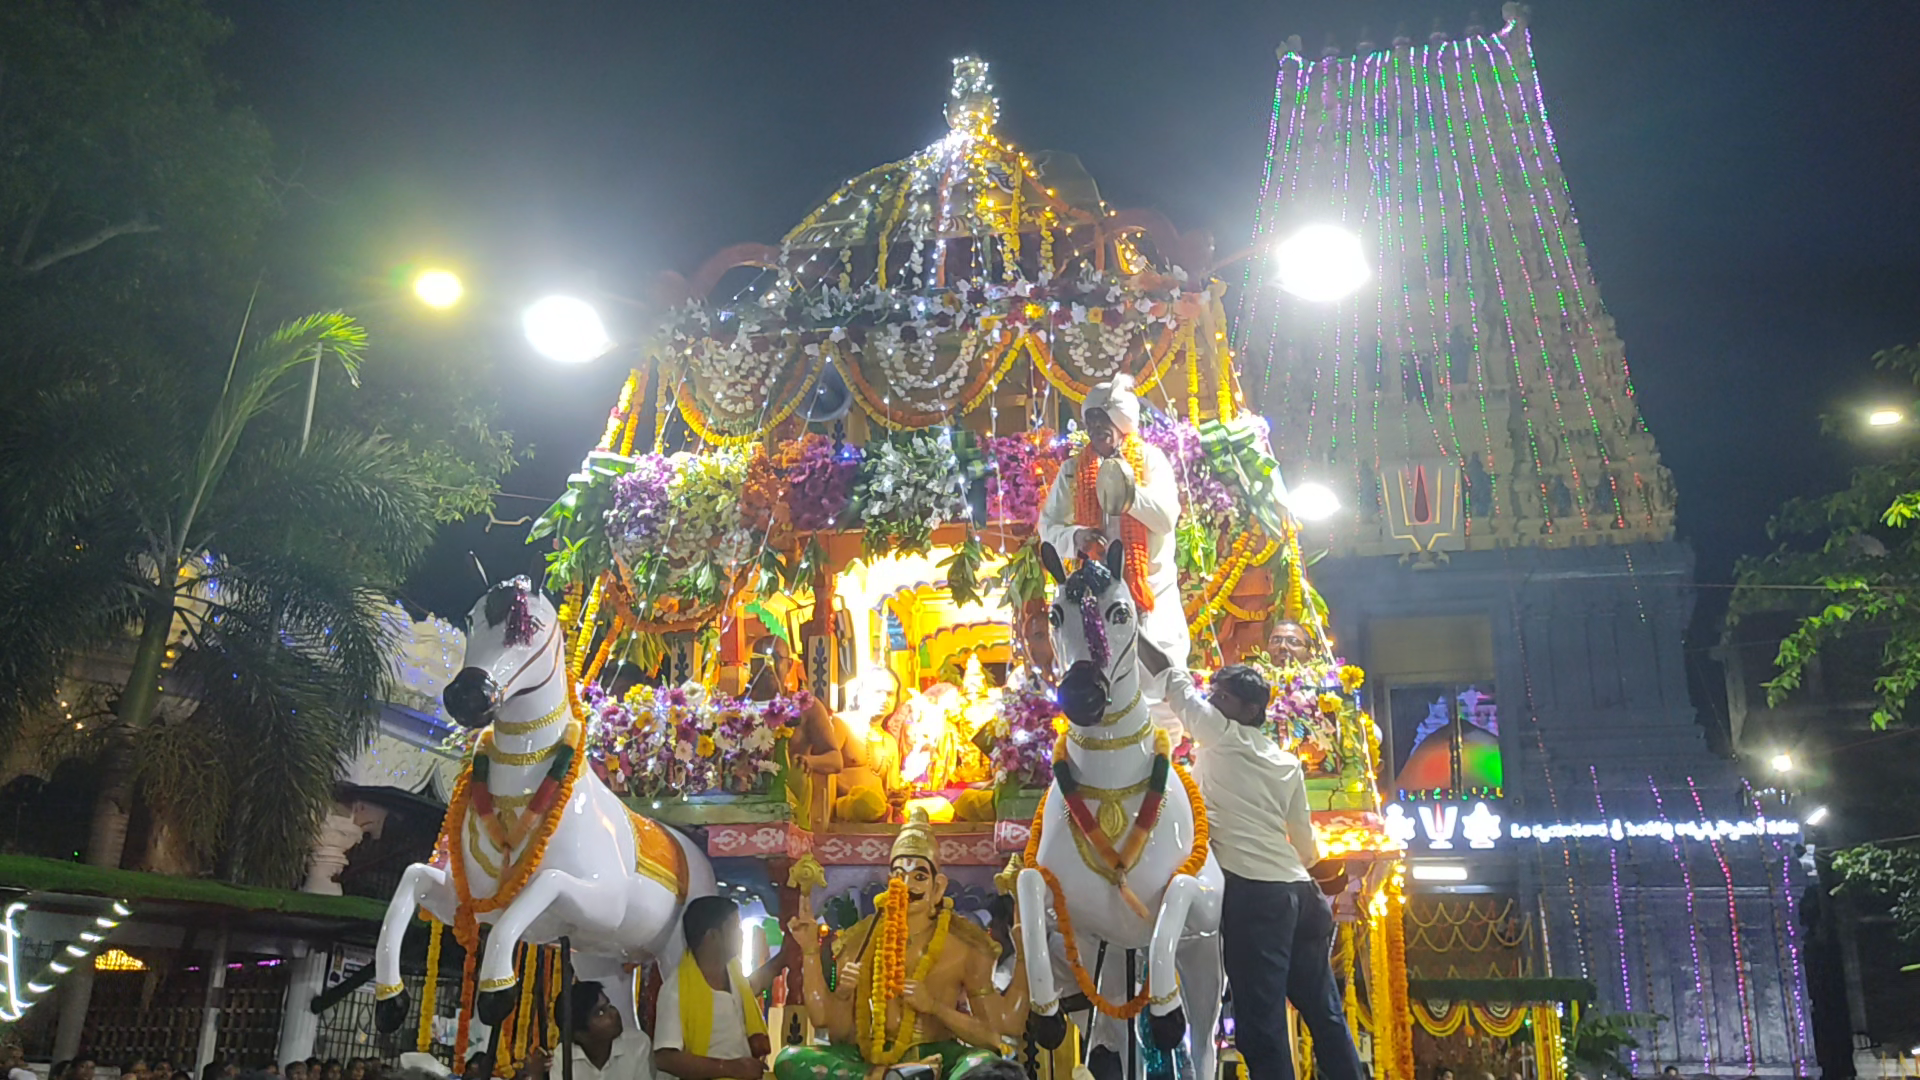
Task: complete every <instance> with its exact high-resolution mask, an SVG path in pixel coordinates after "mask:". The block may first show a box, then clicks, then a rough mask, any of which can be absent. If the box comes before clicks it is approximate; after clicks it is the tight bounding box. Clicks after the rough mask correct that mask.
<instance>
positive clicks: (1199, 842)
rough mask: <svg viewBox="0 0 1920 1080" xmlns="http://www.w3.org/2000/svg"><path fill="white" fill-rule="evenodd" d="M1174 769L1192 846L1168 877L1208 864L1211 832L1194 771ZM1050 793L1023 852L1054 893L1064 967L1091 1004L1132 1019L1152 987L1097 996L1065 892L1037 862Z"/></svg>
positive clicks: (1042, 800)
mask: <svg viewBox="0 0 1920 1080" xmlns="http://www.w3.org/2000/svg"><path fill="white" fill-rule="evenodd" d="M1173 771H1174V774H1175V775H1176V776H1178V777H1180V786H1181V787H1182V788H1184V789H1186V792H1187V805H1188V806H1189V807H1190V808H1191V809H1192V811H1193V846H1192V847H1190V848H1188V849H1187V858H1186V861H1184V862H1182V863H1181V864H1180V865H1179V866H1177V867H1174V870H1173V874H1172V875H1171V877H1169V878H1168V880H1169V881H1171V880H1172V878H1175V877H1179V876H1180V875H1181V874H1187V875H1190V876H1191V875H1196V874H1198V873H1199V872H1200V870H1201V868H1202V867H1204V866H1206V865H1207V853H1208V850H1209V848H1208V842H1209V837H1210V836H1211V831H1210V829H1209V827H1208V825H1207V803H1206V800H1205V799H1203V798H1201V796H1200V785H1199V783H1198V782H1197V781H1195V780H1194V778H1193V774H1192V773H1191V772H1189V771H1187V767H1186V766H1184V765H1181V764H1179V763H1178V762H1175V763H1174V766H1173ZM1052 794H1053V788H1052V787H1048V788H1047V789H1046V790H1045V791H1043V792H1041V794H1040V805H1039V806H1038V807H1037V808H1036V809H1035V810H1034V812H1033V826H1032V827H1031V828H1030V829H1029V830H1028V832H1027V850H1026V852H1025V853H1024V854H1025V861H1026V865H1028V866H1030V867H1033V868H1034V869H1036V870H1038V871H1040V876H1041V877H1042V878H1043V879H1045V880H1046V883H1047V889H1048V891H1049V892H1051V893H1052V894H1053V917H1054V920H1055V921H1056V922H1058V923H1059V924H1060V936H1061V937H1062V938H1064V939H1065V940H1066V946H1067V967H1068V968H1069V969H1070V970H1071V971H1072V972H1073V981H1074V984H1075V985H1077V986H1078V987H1079V988H1080V992H1081V993H1083V994H1085V995H1086V996H1087V1000H1088V1001H1091V1002H1093V1006H1094V1008H1096V1009H1099V1010H1100V1011H1101V1012H1103V1013H1106V1014H1107V1015H1108V1016H1111V1017H1113V1018H1114V1019H1116V1020H1132V1019H1133V1018H1134V1017H1136V1016H1138V1015H1140V1010H1141V1009H1143V1008H1145V1007H1146V1005H1147V1002H1148V1001H1149V1000H1150V999H1151V992H1152V987H1151V986H1142V987H1141V988H1140V992H1139V993H1138V994H1135V995H1134V996H1133V997H1131V998H1129V999H1128V1000H1126V1001H1124V1002H1122V1003H1120V1004H1118V1005H1116V1004H1114V1003H1113V1002H1111V1001H1108V1000H1107V999H1106V998H1104V997H1101V996H1100V988H1099V987H1098V986H1096V985H1095V984H1094V981H1093V975H1092V974H1091V973H1089V972H1088V971H1087V968H1086V965H1085V964H1082V963H1081V962H1080V946H1079V944H1078V939H1077V938H1076V937H1075V935H1074V932H1073V913H1072V912H1071V911H1069V910H1067V895H1066V892H1065V890H1063V889H1061V888H1060V879H1059V878H1057V877H1055V876H1054V875H1053V871H1051V870H1049V869H1047V868H1046V867H1044V866H1041V865H1040V834H1041V830H1042V828H1043V823H1044V822H1045V820H1046V816H1047V797H1048V796H1049V795H1052ZM1069 827H1071V826H1069Z"/></svg>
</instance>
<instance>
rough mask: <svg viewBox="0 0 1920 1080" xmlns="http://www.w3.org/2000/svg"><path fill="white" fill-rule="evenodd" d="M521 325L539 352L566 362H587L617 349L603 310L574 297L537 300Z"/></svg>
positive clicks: (523, 317) (553, 297)
mask: <svg viewBox="0 0 1920 1080" xmlns="http://www.w3.org/2000/svg"><path fill="white" fill-rule="evenodd" d="M520 325H521V327H522V328H524V329H525V330H526V332H527V341H528V343H529V344H531V345H532V346H533V348H534V351H535V352H538V353H539V354H540V355H542V356H544V357H546V358H547V359H549V360H553V361H557V362H559V363H562V364H584V363H586V362H588V361H589V360H595V359H598V358H599V357H600V356H602V355H604V354H605V353H606V351H607V350H608V349H611V348H613V339H612V338H610V337H608V336H607V328H606V326H605V324H603V323H601V321H600V313H599V312H597V311H595V310H593V305H592V304H589V303H587V302H586V301H585V300H580V299H577V298H575V297H571V296H549V297H546V298H544V299H541V300H536V301H534V304H533V306H532V307H530V308H528V309H527V313H526V314H525V315H524V316H522V317H521V320H520Z"/></svg>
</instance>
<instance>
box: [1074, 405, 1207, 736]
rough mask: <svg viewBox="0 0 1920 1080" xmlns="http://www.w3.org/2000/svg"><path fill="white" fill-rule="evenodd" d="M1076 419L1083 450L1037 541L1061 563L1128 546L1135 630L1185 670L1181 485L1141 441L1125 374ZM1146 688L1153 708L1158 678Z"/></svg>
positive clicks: (1164, 459) (1168, 465)
mask: <svg viewBox="0 0 1920 1080" xmlns="http://www.w3.org/2000/svg"><path fill="white" fill-rule="evenodd" d="M1081 418H1082V420H1083V421H1084V422H1085V424H1086V427H1087V445H1086V447H1085V448H1084V449H1082V450H1081V451H1080V453H1078V454H1076V455H1075V456H1074V457H1073V459H1072V460H1071V461H1069V462H1067V464H1066V467H1065V468H1062V469H1061V470H1060V475H1059V476H1058V477H1056V478H1055V479H1054V481H1053V489H1052V490H1051V491H1049V492H1047V501H1046V505H1044V506H1042V507H1041V508H1040V539H1042V540H1044V541H1046V542H1047V543H1049V544H1052V545H1053V546H1054V548H1055V549H1056V550H1058V551H1059V552H1060V555H1061V557H1062V558H1072V557H1074V556H1076V555H1077V556H1079V557H1081V558H1094V557H1098V556H1099V555H1100V554H1101V553H1102V552H1103V551H1105V550H1106V547H1107V545H1108V544H1112V543H1123V544H1125V545H1127V564H1126V578H1127V585H1128V587H1129V588H1130V589H1131V590H1132V592H1133V601H1134V605H1135V606H1136V607H1138V608H1139V609H1140V633H1141V634H1142V635H1143V636H1145V637H1146V639H1147V640H1148V641H1151V642H1152V643H1153V644H1154V645H1155V646H1157V647H1158V648H1159V649H1160V651H1161V652H1163V653H1165V654H1166V655H1167V657H1168V658H1169V659H1170V660H1172V661H1173V665H1174V666H1175V667H1181V668H1184V667H1185V666H1186V659H1187V653H1188V650H1189V647H1190V640H1189V638H1188V636H1187V616H1186V613H1185V612H1184V611H1182V610H1181V609H1180V577H1179V573H1178V571H1177V569H1176V568H1175V565H1174V539H1173V532H1174V528H1175V527H1176V526H1178V525H1179V524H1180V487H1179V483H1178V481H1177V480H1176V479H1175V477H1174V472H1173V463H1172V462H1170V461H1168V460H1167V455H1166V454H1164V453H1162V452H1161V450H1160V448H1159V447H1157V446H1150V445H1148V444H1147V442H1146V441H1145V440H1143V439H1141V438H1140V398H1139V396H1138V395H1136V394H1135V393H1134V392H1133V379H1132V378H1131V377H1130V376H1128V375H1125V374H1121V375H1116V376H1114V377H1113V379H1112V381H1110V382H1103V383H1101V384H1100V385H1098V386H1096V387H1094V388H1093V389H1092V390H1091V391H1089V392H1088V394H1087V399H1086V402H1085V403H1084V404H1083V405H1082V407H1081ZM1176 658H1177V659H1176ZM1144 691H1145V696H1146V697H1147V699H1148V701H1149V702H1151V703H1155V704H1157V703H1158V702H1159V700H1160V698H1161V696H1162V695H1161V693H1160V692H1159V691H1160V680H1158V679H1151V680H1147V681H1146V683H1145V686H1144Z"/></svg>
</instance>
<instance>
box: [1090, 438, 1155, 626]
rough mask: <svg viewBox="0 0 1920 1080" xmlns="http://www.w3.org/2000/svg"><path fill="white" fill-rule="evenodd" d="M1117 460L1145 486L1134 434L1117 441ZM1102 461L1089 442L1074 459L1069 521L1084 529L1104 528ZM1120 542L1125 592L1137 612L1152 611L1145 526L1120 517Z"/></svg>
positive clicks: (1142, 454) (1141, 445) (1141, 448)
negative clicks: (1123, 554) (1100, 487)
mask: <svg viewBox="0 0 1920 1080" xmlns="http://www.w3.org/2000/svg"><path fill="white" fill-rule="evenodd" d="M1120 457H1121V459H1122V460H1124V461H1125V462H1126V463H1127V467H1128V468H1129V469H1132V470H1133V479H1134V482H1135V483H1145V482H1146V477H1147V453H1146V443H1145V441H1143V440H1142V439H1141V438H1140V435H1139V433H1137V432H1128V433H1127V435H1126V437H1125V438H1123V439H1121V440H1120ZM1102 460H1103V459H1102V458H1101V457H1100V455H1098V454H1096V453H1094V452H1093V444H1091V443H1089V444H1087V445H1086V446H1084V447H1082V448H1081V449H1080V456H1079V457H1078V458H1076V459H1075V460H1074V463H1073V468H1074V473H1073V520H1074V524H1076V525H1080V526H1083V527H1086V528H1092V529H1098V528H1102V527H1104V526H1105V525H1106V515H1105V514H1104V513H1102V512H1101V510H1100V494H1099V490H1098V485H1099V480H1100V463H1101V461H1102ZM1120 542H1121V543H1122V544H1123V545H1125V546H1126V552H1127V564H1126V567H1125V573H1126V577H1127V591H1128V592H1130V593H1132V594H1133V603H1134V606H1135V607H1138V608H1139V609H1140V611H1141V613H1143V614H1144V613H1146V612H1149V611H1152V610H1153V590H1152V589H1150V588H1148V587H1147V526H1146V524H1145V523H1144V522H1142V521H1140V520H1139V519H1137V518H1135V517H1134V516H1133V515H1131V514H1125V513H1123V514H1121V515H1120Z"/></svg>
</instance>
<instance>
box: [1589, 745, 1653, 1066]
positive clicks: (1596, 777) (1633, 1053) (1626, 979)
mask: <svg viewBox="0 0 1920 1080" xmlns="http://www.w3.org/2000/svg"><path fill="white" fill-rule="evenodd" d="M1587 776H1588V777H1589V778H1590V779H1591V780H1592V781H1593V805H1594V808H1595V809H1597V810H1599V811H1600V816H1601V817H1606V816H1607V800H1606V798H1605V796H1603V795H1602V794H1601V793H1600V770H1599V769H1598V768H1597V767H1595V766H1593V765H1588V766H1587ZM1626 843H1627V844H1628V845H1629V850H1631V845H1632V843H1633V841H1631V840H1628V841H1626ZM1607 866H1608V869H1609V870H1610V871H1611V872H1612V875H1613V934H1614V940H1615V942H1616V943H1617V944H1618V945H1619V948H1620V1005H1621V1008H1622V1009H1624V1010H1625V1011H1626V1012H1632V1011H1633V975H1632V973H1631V972H1629V971H1628V970H1627V916H1626V912H1625V909H1624V908H1623V907H1622V906H1621V903H1620V849H1619V848H1617V847H1608V848H1607ZM1627 1057H1628V1060H1629V1063H1630V1064H1631V1065H1632V1067H1633V1071H1634V1073H1635V1074H1636V1075H1637V1074H1638V1073H1639V1072H1640V1051H1639V1050H1638V1049H1630V1050H1628V1051H1627Z"/></svg>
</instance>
